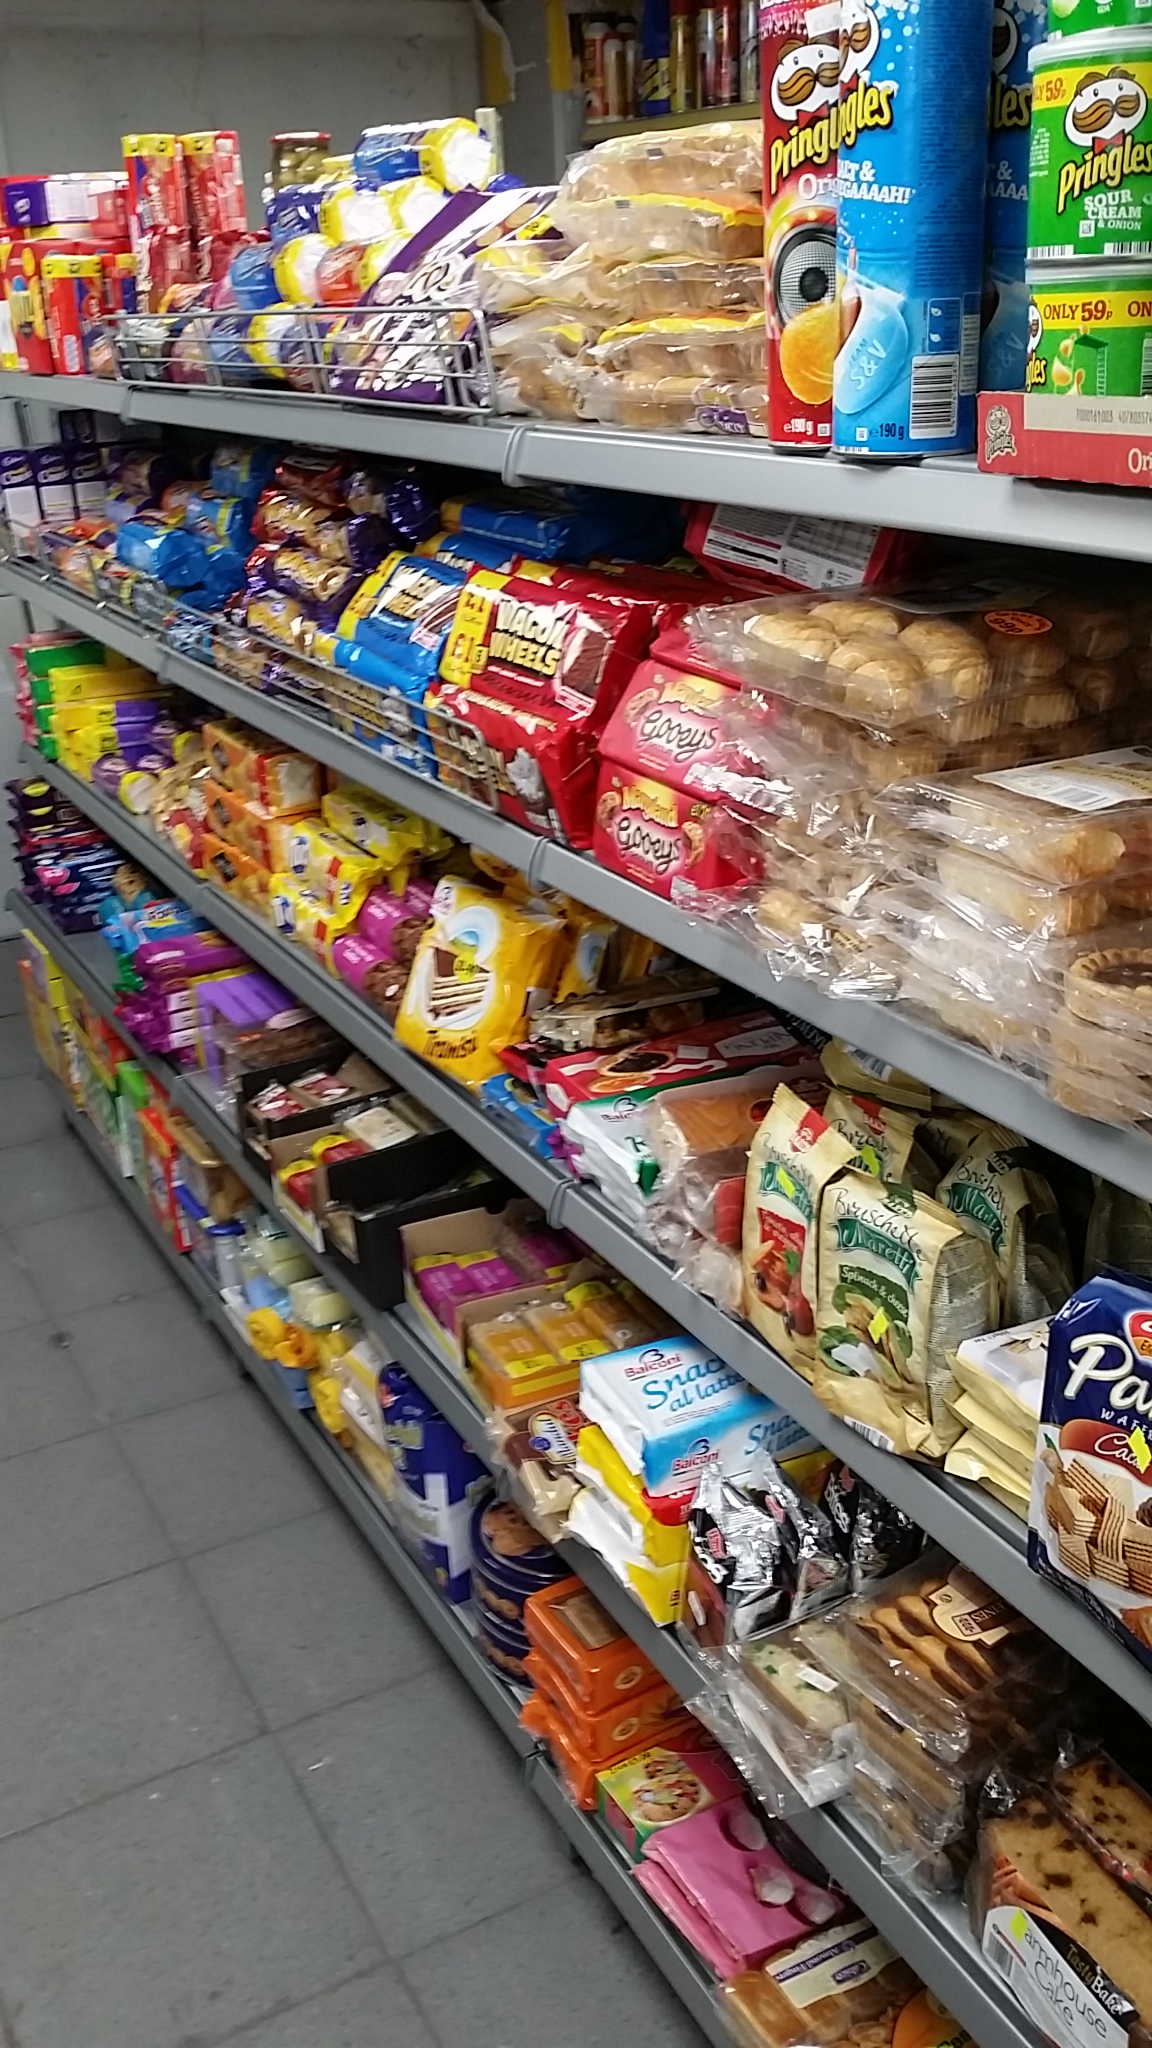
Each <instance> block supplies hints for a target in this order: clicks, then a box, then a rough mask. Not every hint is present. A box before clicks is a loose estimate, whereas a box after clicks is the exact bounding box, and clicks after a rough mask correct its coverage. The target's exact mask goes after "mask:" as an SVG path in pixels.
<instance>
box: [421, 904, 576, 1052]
mask: <svg viewBox="0 0 1152 2048" xmlns="http://www.w3.org/2000/svg"><path fill="white" fill-rule="evenodd" d="M562 932H563V923H562V920H561V919H560V918H559V917H555V916H552V915H550V914H549V913H547V912H545V911H543V910H542V909H540V908H539V907H537V906H535V905H532V906H529V905H527V904H511V903H508V902H506V901H504V900H503V899H502V898H500V897H498V896H490V895H488V894H487V893H486V892H485V891H484V890H482V889H477V888H474V887H472V886H471V885H470V884H469V883H467V882H461V881H458V880H457V879H456V877H455V876H453V875H446V876H445V877H444V879H443V880H442V881H441V882H440V883H439V884H438V885H437V889H436V894H435V896H434V897H433V899H432V919H431V923H430V924H429V926H428V928H427V930H426V931H425V932H424V934H423V936H422V937H421V940H420V943H419V945H418V947H417V949H416V957H415V960H414V961H413V963H412V972H411V974H410V975H409V977H408V986H407V989H406V990H405V993H404V1000H403V1002H402V1003H401V1005H400V1012H399V1015H398V1016H397V1019H396V1036H397V1038H398V1039H399V1041H400V1043H401V1044H402V1045H406V1046H408V1047H409V1048H410V1049H411V1050H412V1051H413V1052H415V1053H418V1054H419V1055H420V1057H421V1059H425V1060H428V1061H429V1062H430V1063H431V1064H432V1065H433V1066H438V1067H442V1068H443V1069H444V1071H445V1072H446V1073H449V1074H451V1075H452V1076H453V1077H454V1078H455V1079H456V1080H457V1081H460V1082H462V1083H463V1085H464V1086H465V1087H466V1088H478V1087H479V1086H480V1083H481V1082H482V1081H487V1080H488V1079H489V1077H490V1076H491V1075H493V1074H498V1073H499V1072H500V1071H501V1060H500V1053H501V1052H502V1051H503V1049H504V1047H505V1046H506V1045H512V1044H514V1043H515V1041H516V1039H517V1038H519V1037H520V1035H521V1033H522V1029H523V1025H524V1018H525V1013H526V1011H527V1009H528V1005H529V1002H530V1000H531V999H532V997H533V996H534V995H536V994H537V993H538V992H540V991H543V992H545V993H546V994H550V993H551V990H552V986H553V982H554V980H555V973H556V959H557V949H558V946H559V942H560V938H561V935H562Z"/></svg>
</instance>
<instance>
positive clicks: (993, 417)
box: [976, 391, 1152, 490]
mask: <svg viewBox="0 0 1152 2048" xmlns="http://www.w3.org/2000/svg"><path fill="white" fill-rule="evenodd" d="M976 460H977V463H978V465H979V467H980V468H981V469H982V470H984V471H985V472H986V473H987V474H989V475H992V476H995V475H1002V476H1032V477H1048V478H1052V479H1053V480H1056V481H1059V482H1061V483H1077V484H1126V485H1128V486H1130V487H1131V486H1136V487H1138V488H1141V489H1144V490H1147V489H1148V488H1149V486H1152V398H1090V397H1087V396H1085V395H1084V394H1083V393H1081V394H1079V395H1077V394H1075V393H1070V394H1068V395H1067V396H1064V395H1060V396H1057V395H1056V394H1055V393H1052V392H1044V391H1037V392H1032V393H1031V394H1028V395H1026V394H1025V393H1024V392H1023V391H982V392H981V393H980V398H979V413H978V428H977V436H976Z"/></svg>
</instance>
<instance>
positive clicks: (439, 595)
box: [339, 555, 468, 681]
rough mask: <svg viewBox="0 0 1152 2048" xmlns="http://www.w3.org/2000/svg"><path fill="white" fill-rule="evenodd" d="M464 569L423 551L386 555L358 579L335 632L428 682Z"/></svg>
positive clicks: (444, 639)
mask: <svg viewBox="0 0 1152 2048" xmlns="http://www.w3.org/2000/svg"><path fill="white" fill-rule="evenodd" d="M467 580H468V578H467V575H466V573H465V571H464V570H463V569H457V568H454V567H453V566H452V564H451V563H449V562H438V561H436V560H435V559H432V558H430V557H428V556H425V555H390V556H389V557H388V560H387V561H386V562H385V563H384V564H383V565H382V567H381V568H379V569H378V570H376V571H375V572H374V574H373V575H371V576H369V577H368V578H367V580H366V581H365V582H364V583H363V584H361V586H360V589H359V590H358V591H357V593H356V595H355V597H354V598H353V599H352V602H351V604H350V605H349V606H348V608H347V610H346V611H345V613H344V615H343V617H342V618H341V620H340V627H339V630H340V637H341V638H342V639H344V640H352V641H354V642H355V643H356V644H357V646H360V647H365V648H368V649H369V650H371V652H372V653H374V654H379V655H382V656H384V657H385V659H386V660H387V661H388V662H390V663H393V664H394V665H395V668H396V669H397V670H399V671H402V672H403V673H404V674H405V675H408V676H417V677H420V678H422V679H423V680H425V681H427V680H429V679H430V678H431V677H432V676H434V675H435V674H436V671H437V669H438V668H439V666H440V656H441V655H442V653H443V652H444V647H445V643H446V642H447V639H448V630H449V627H450V626H451V624H452V619H453V616H454V614H455V611H456V599H457V596H458V594H459V592H460V589H461V587H462V585H463V584H465V583H466V582H467Z"/></svg>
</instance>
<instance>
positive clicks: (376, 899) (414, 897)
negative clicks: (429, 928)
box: [354, 880, 435, 960]
mask: <svg viewBox="0 0 1152 2048" xmlns="http://www.w3.org/2000/svg"><path fill="white" fill-rule="evenodd" d="M434 893H435V892H434V887H433V884H432V883H431V882H424V881H419V880H417V881H415V882H409V884H408V887H407V888H406V889H405V891H404V894H403V895H402V896H393V894H392V892H391V890H390V889H372V890H370V891H369V893H368V895H367V896H366V897H365V899H364V902H363V904H362V906H361V909H360V915H359V917H358V918H357V919H356V932H355V934H354V936H356V937H359V938H361V939H363V940H365V941H366V943H367V944H368V945H370V946H375V947H377V948H378V949H379V950H378V954H377V958H378V959H381V960H391V959H393V958H394V957H395V955H394V953H393V950H392V948H393V941H394V939H395V935H396V927H397V926H398V925H400V924H404V923H406V922H407V920H408V919H409V918H419V919H421V920H422V921H426V920H427V919H428V918H429V917H430V916H431V915H432V897H433V894H434Z"/></svg>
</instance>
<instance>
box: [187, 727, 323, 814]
mask: <svg viewBox="0 0 1152 2048" xmlns="http://www.w3.org/2000/svg"><path fill="white" fill-rule="evenodd" d="M202 734H203V740H204V745H205V747H206V749H207V751H208V757H209V759H210V761H211V762H212V765H213V768H214V770H215V772H216V776H217V778H218V779H219V780H220V781H221V782H223V783H225V784H226V785H227V787H228V788H229V789H234V790H235V791H236V792H237V794H238V795H240V796H245V797H250V798H252V800H253V801H254V802H255V803H258V804H263V806H264V808H265V810H266V811H267V812H268V813H269V814H270V816H272V817H274V818H284V817H290V816H292V815H293V814H295V815H299V813H300V812H302V811H318V810H319V808H320V798H321V796H322V795H323V792H324V770H323V768H322V767H321V765H320V763H319V761H311V760H309V758H308V756H307V754H298V753H296V752H294V750H293V749H292V748H291V747H278V746H276V744H275V742H274V741H272V740H268V739H266V738H265V736H264V735H263V734H262V733H258V732H251V731H250V730H249V729H248V728H247V727H246V726H243V725H239V724H237V723H236V722H235V721H233V720H232V719H227V718H220V719H210V720H209V722H208V723H207V725H205V726H204V727H203V728H202Z"/></svg>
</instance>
